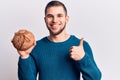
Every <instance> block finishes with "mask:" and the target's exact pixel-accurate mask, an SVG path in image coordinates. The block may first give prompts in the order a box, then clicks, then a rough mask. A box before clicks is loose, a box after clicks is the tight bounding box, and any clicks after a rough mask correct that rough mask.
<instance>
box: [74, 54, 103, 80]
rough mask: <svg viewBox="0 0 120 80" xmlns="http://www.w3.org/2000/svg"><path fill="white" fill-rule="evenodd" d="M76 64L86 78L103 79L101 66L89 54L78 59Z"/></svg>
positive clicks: (92, 79) (90, 79)
mask: <svg viewBox="0 0 120 80" xmlns="http://www.w3.org/2000/svg"><path fill="white" fill-rule="evenodd" d="M76 66H77V68H78V69H79V70H80V71H81V73H82V77H83V79H84V80H101V72H100V70H99V68H98V67H97V65H96V64H95V62H94V61H93V60H91V58H90V57H89V56H88V55H87V54H85V56H84V58H83V59H82V60H80V61H76Z"/></svg>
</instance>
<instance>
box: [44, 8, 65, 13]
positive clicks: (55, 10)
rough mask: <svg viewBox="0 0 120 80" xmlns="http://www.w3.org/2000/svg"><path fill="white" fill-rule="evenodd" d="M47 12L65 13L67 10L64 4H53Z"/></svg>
mask: <svg viewBox="0 0 120 80" xmlns="http://www.w3.org/2000/svg"><path fill="white" fill-rule="evenodd" d="M46 14H65V11H64V8H63V7H62V6H53V7H49V8H48V9H47V13H46Z"/></svg>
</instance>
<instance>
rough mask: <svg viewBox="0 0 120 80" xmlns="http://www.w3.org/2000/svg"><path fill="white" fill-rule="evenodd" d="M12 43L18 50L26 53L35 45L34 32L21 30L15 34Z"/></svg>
mask: <svg viewBox="0 0 120 80" xmlns="http://www.w3.org/2000/svg"><path fill="white" fill-rule="evenodd" d="M11 42H12V43H13V46H14V47H15V48H16V49H17V50H21V51H25V50H27V49H29V48H30V47H32V46H33V45H34V42H35V37H34V35H33V33H32V32H30V31H28V30H26V29H21V30H19V31H18V32H16V33H15V35H14V37H13V39H12V41H11Z"/></svg>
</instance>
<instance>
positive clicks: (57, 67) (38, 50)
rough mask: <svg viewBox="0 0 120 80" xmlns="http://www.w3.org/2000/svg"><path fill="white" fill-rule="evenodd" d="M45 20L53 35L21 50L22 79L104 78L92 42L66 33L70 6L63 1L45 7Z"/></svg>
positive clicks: (20, 74)
mask: <svg viewBox="0 0 120 80" xmlns="http://www.w3.org/2000/svg"><path fill="white" fill-rule="evenodd" d="M44 19H45V23H46V26H47V28H48V30H49V33H50V35H49V36H47V37H44V38H42V39H41V40H38V41H37V42H36V43H35V44H34V45H33V46H32V47H31V48H30V49H28V50H26V51H18V53H19V54H20V58H19V62H18V77H19V80H36V76H37V73H38V78H39V79H38V80H80V77H81V74H82V78H83V80H100V79H101V72H100V70H99V69H98V67H97V65H96V63H95V61H94V57H93V53H92V50H91V48H90V46H89V44H88V43H87V42H86V41H83V38H82V39H78V38H77V37H75V36H74V35H69V34H67V32H66V24H67V22H68V21H69V16H68V15H67V9H66V7H65V6H64V4H63V3H61V2H59V1H51V2H49V3H48V4H47V6H46V8H45V18H44Z"/></svg>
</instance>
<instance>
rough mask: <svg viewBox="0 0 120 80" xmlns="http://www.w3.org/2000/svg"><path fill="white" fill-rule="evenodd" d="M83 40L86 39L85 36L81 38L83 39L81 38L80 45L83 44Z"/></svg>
mask: <svg viewBox="0 0 120 80" xmlns="http://www.w3.org/2000/svg"><path fill="white" fill-rule="evenodd" d="M83 41H84V38H81V39H80V43H79V46H83Z"/></svg>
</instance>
